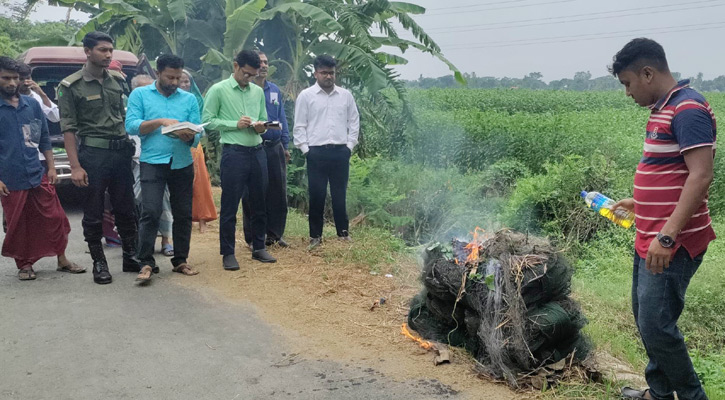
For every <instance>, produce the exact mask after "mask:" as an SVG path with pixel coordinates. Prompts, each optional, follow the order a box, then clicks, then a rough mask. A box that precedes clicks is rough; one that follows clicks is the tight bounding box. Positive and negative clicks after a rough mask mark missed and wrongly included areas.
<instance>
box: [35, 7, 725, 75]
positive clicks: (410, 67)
mask: <svg viewBox="0 0 725 400" xmlns="http://www.w3.org/2000/svg"><path fill="white" fill-rule="evenodd" d="M408 1H409V2H411V3H414V4H418V5H420V6H423V7H425V8H426V9H427V12H426V14H424V15H420V16H416V17H415V19H416V21H418V23H419V24H420V25H421V26H422V27H423V28H424V29H425V30H426V32H428V34H429V35H430V36H431V37H433V39H434V40H435V41H436V42H437V43H438V45H439V46H440V47H441V49H442V51H443V54H444V55H445V56H446V57H447V58H448V59H449V60H450V61H452V62H453V63H454V64H455V65H456V66H457V67H458V68H459V69H460V70H461V71H462V72H469V73H470V72H475V73H476V74H477V75H478V76H496V77H503V76H509V77H523V76H524V75H526V74H528V73H529V72H541V73H542V74H543V75H544V80H545V81H550V80H553V79H561V78H571V77H573V76H574V73H575V72H577V71H590V72H591V73H592V75H593V76H595V77H596V76H602V75H605V74H606V73H607V71H606V66H607V65H608V64H609V63H611V59H612V56H613V55H614V54H615V53H616V52H617V51H618V50H619V49H620V48H621V47H622V46H623V45H624V44H625V43H626V42H627V41H628V40H629V39H632V38H634V37H642V36H645V37H649V38H652V39H655V40H657V41H658V42H660V43H661V44H662V45H663V46H664V48H665V51H666V52H667V56H668V60H669V62H670V67H671V69H672V70H673V71H678V72H681V73H682V75H683V76H685V77H686V76H693V75H695V74H697V73H698V72H703V73H704V74H705V78H706V79H712V78H714V77H716V76H720V75H725V51H723V49H722V46H721V42H722V40H723V38H725V0H691V1H689V2H683V1H681V0H680V1H678V0H659V1H658V0H637V1H632V0H608V1H596V0H507V1H504V0H479V1H476V0H408ZM64 17H65V11H64V9H59V8H56V7H50V6H40V7H38V9H37V10H36V12H35V13H34V14H33V15H32V18H33V19H34V20H40V21H42V20H60V19H63V18H64ZM72 17H73V18H75V19H80V20H83V19H85V18H84V17H83V14H81V13H79V12H74V14H73V16H72ZM399 33H400V34H401V36H404V37H406V38H411V37H412V36H410V35H407V34H403V33H402V30H401V31H399ZM391 52H392V51H391ZM405 56H406V58H408V60H409V61H410V62H409V63H408V64H407V65H404V66H400V67H398V68H397V69H398V70H399V71H400V72H401V74H402V77H403V78H404V79H416V78H418V76H420V75H421V74H422V75H423V76H426V77H438V76H442V75H447V74H449V73H450V72H449V71H448V68H447V67H446V66H445V65H444V64H443V63H441V62H439V61H437V60H436V59H434V58H432V57H430V56H429V55H426V54H422V53H420V52H417V51H413V50H410V51H408V52H406V54H405Z"/></svg>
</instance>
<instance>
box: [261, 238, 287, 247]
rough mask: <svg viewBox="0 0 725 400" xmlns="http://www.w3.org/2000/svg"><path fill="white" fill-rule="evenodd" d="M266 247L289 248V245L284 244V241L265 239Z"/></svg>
mask: <svg viewBox="0 0 725 400" xmlns="http://www.w3.org/2000/svg"><path fill="white" fill-rule="evenodd" d="M265 244H266V245H267V247H269V246H274V245H277V246H279V247H289V243H287V242H285V241H284V239H267V241H266V242H265Z"/></svg>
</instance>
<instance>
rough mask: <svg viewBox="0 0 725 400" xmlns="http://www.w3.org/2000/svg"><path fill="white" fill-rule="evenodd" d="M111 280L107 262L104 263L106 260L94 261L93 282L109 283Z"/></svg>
mask: <svg viewBox="0 0 725 400" xmlns="http://www.w3.org/2000/svg"><path fill="white" fill-rule="evenodd" d="M111 281H113V277H112V276H111V273H110V272H109V271H108V264H107V263H106V261H105V260H103V261H94V262H93V282H96V283H97V284H99V285H105V284H107V283H111Z"/></svg>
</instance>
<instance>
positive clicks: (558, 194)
mask: <svg viewBox="0 0 725 400" xmlns="http://www.w3.org/2000/svg"><path fill="white" fill-rule="evenodd" d="M706 97H707V99H708V100H709V102H710V103H711V105H712V108H713V109H714V111H715V113H716V115H720V116H725V93H706ZM410 99H411V108H412V111H413V115H414V118H415V121H416V124H415V125H410V126H407V127H406V128H405V130H404V132H401V133H399V134H395V135H392V134H388V133H387V132H384V131H378V130H370V131H365V130H364V131H363V132H364V133H365V134H366V135H367V136H366V137H365V140H366V146H367V153H368V154H372V155H373V156H368V157H366V158H364V159H358V158H355V159H354V160H353V167H352V171H351V182H350V193H349V199H348V203H349V210H350V214H351V215H352V216H354V215H356V214H363V213H364V214H365V215H366V222H367V223H369V224H373V225H378V226H382V227H386V228H389V229H390V230H392V231H394V232H395V233H397V234H398V235H399V236H400V237H402V238H403V239H404V240H405V241H406V242H408V243H409V244H419V243H424V242H426V241H430V240H434V239H435V240H450V238H451V237H452V236H454V235H465V234H466V233H467V232H470V231H471V230H473V228H474V227H475V226H482V227H484V228H486V229H498V228H500V227H512V228H515V229H519V230H522V231H529V232H532V233H537V234H542V235H546V236H549V237H551V238H552V239H553V240H555V241H556V242H557V243H558V244H559V245H560V246H561V247H562V248H564V249H565V250H566V252H567V254H568V256H569V257H570V258H571V259H572V261H573V264H574V265H575V266H576V272H575V275H574V290H575V296H576V297H577V298H578V299H579V300H580V302H581V303H582V305H583V308H584V310H585V312H586V314H587V316H588V318H589V321H590V323H589V325H588V327H587V333H588V334H589V335H590V336H591V337H592V339H593V340H594V342H595V345H596V346H597V347H598V348H600V349H603V350H606V351H608V352H610V353H611V354H613V355H615V356H617V357H618V358H620V359H621V360H623V361H626V362H628V363H630V364H632V366H633V367H634V368H635V369H636V370H638V371H643V370H644V365H645V360H646V356H645V354H644V350H643V348H642V346H641V344H640V341H639V339H638V336H637V332H636V328H635V326H634V322H633V317H632V316H631V310H630V299H629V296H630V284H631V268H632V254H633V253H632V245H633V239H634V233H633V230H630V231H626V230H624V229H622V228H618V227H616V226H614V225H613V224H610V223H609V222H608V221H606V220H604V219H603V218H601V217H599V216H597V215H594V213H592V212H590V211H588V210H587V209H586V208H585V207H584V205H583V202H582V200H581V198H580V197H579V192H580V191H581V190H597V191H600V192H603V193H605V194H607V195H609V196H611V197H613V198H621V197H626V196H631V192H632V181H633V177H634V170H635V168H636V165H637V162H638V160H639V158H640V157H641V153H642V146H643V139H644V126H645V123H646V121H647V118H648V112H649V111H648V110H646V109H642V108H640V107H637V106H636V105H635V104H634V102H633V101H632V100H631V99H629V98H627V97H626V96H625V95H624V92H623V91H618V92H565V91H529V90H468V89H429V90H412V91H411V92H410ZM363 122H364V121H363ZM715 168H716V171H715V174H716V178H715V182H714V183H713V186H712V188H711V201H710V205H711V211H712V215H713V219H714V221H715V222H714V227H715V230H716V232H717V233H719V234H722V232H723V231H724V230H725V183H724V182H725V163H724V162H723V161H722V157H717V158H716V167H715ZM724 263H725V244H723V243H722V241H720V240H718V241H716V242H714V243H713V245H712V246H711V247H710V249H709V251H708V253H707V256H706V257H705V262H704V263H703V265H702V266H701V267H700V269H699V271H698V273H697V274H696V275H695V277H694V278H693V281H692V283H691V286H690V289H689V291H688V296H687V306H686V309H685V312H684V314H683V316H682V318H681V320H680V322H681V323H680V325H681V328H682V330H683V332H684V334H685V336H686V340H687V342H688V345H689V347H690V349H691V353H692V356H693V360H694V363H695V366H696V368H697V370H698V373H699V375H700V378H701V379H702V381H703V382H704V384H705V387H706V390H707V392H708V394H709V396H710V398H711V399H725V370H724V368H725V367H724V366H725V351H724V350H723V348H725V268H723V264H724Z"/></svg>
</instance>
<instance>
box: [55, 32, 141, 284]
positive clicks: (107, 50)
mask: <svg viewBox="0 0 725 400" xmlns="http://www.w3.org/2000/svg"><path fill="white" fill-rule="evenodd" d="M83 48H84V50H85V52H86V57H87V61H86V64H85V65H84V66H83V68H82V69H81V70H80V71H78V72H76V73H74V74H72V75H70V76H68V77H67V78H65V79H64V80H63V81H62V82H61V84H60V86H59V87H58V103H59V106H60V117H61V121H60V127H61V131H62V132H63V135H64V139H65V148H66V151H67V153H68V160H69V161H70V165H71V179H72V181H73V184H74V185H76V186H78V187H82V188H85V190H86V194H85V203H84V205H83V235H84V237H85V240H86V242H88V249H89V250H90V253H91V258H93V281H94V282H96V283H99V284H106V283H111V280H112V277H111V273H110V272H109V271H108V263H107V262H106V256H105V255H104V253H103V246H102V245H101V238H102V237H103V203H104V194H105V192H106V190H108V193H109V194H110V196H111V204H112V205H113V214H114V217H115V220H116V228H117V229H118V234H119V236H121V246H122V248H123V271H124V272H138V271H139V265H138V262H137V261H135V256H136V233H137V223H136V212H135V206H134V196H133V170H132V157H133V154H134V145H133V142H132V141H131V140H130V139H129V138H128V135H126V130H125V127H124V117H125V110H124V106H123V98H122V96H123V87H124V85H125V80H124V78H123V76H122V75H121V74H120V73H118V72H116V71H110V70H108V66H109V65H110V63H111V58H112V56H113V39H112V38H111V37H110V36H108V35H107V34H105V33H103V32H91V33H88V34H87V35H86V36H85V37H84V38H83ZM76 135H77V136H78V140H79V142H80V143H79V144H80V148H79V147H78V144H77V143H76Z"/></svg>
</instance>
